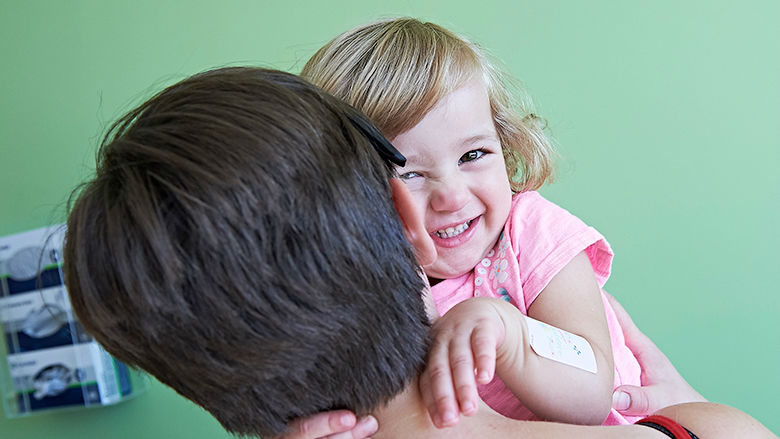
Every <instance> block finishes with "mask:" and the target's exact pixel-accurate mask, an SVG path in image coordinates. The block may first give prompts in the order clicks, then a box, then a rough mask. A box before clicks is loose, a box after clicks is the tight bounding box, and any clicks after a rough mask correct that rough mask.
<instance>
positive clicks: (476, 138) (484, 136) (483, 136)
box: [459, 131, 499, 145]
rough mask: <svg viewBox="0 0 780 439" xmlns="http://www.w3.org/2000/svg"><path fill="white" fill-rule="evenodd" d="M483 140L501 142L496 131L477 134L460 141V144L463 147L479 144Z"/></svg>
mask: <svg viewBox="0 0 780 439" xmlns="http://www.w3.org/2000/svg"><path fill="white" fill-rule="evenodd" d="M483 140H491V141H495V142H498V141H499V140H498V134H497V133H496V132H495V131H493V132H482V133H477V134H473V135H471V136H468V137H464V138H463V139H461V140H460V142H459V143H460V144H461V145H470V144H472V143H477V142H480V141H483Z"/></svg>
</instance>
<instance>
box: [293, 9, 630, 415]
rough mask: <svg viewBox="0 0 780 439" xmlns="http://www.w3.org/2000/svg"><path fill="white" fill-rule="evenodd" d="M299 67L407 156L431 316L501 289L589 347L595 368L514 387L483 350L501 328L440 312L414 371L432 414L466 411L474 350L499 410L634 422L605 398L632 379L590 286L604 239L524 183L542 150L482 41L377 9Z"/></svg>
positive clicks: (605, 255) (557, 370) (535, 174)
mask: <svg viewBox="0 0 780 439" xmlns="http://www.w3.org/2000/svg"><path fill="white" fill-rule="evenodd" d="M301 75H302V76H303V77H304V78H306V79H308V80H310V81H311V82H313V83H314V84H316V85H319V86H320V87H322V88H324V89H325V90H326V91H328V92H330V93H332V94H334V95H336V96H337V97H339V98H342V99H344V100H346V101H347V102H349V103H350V104H352V105H353V106H355V107H356V108H358V109H360V110H362V111H363V112H364V113H366V115H368V116H369V117H370V118H371V119H372V120H373V121H374V123H375V124H376V125H377V126H378V127H379V128H380V130H382V132H383V134H384V135H385V136H386V137H387V138H388V139H390V140H391V142H392V143H393V144H394V145H395V146H396V148H398V150H399V151H400V152H401V153H402V154H404V156H406V158H407V162H406V166H404V167H402V168H398V173H399V175H400V177H401V179H403V180H404V181H405V182H406V183H407V185H408V187H409V189H410V190H411V192H412V194H413V195H414V198H415V200H416V202H417V204H418V208H419V210H420V211H421V212H424V215H425V224H426V229H427V231H428V232H429V233H430V236H431V238H432V239H433V241H434V243H435V245H436V250H437V253H438V257H437V259H436V261H435V262H434V263H432V264H430V265H428V266H425V272H426V275H427V276H428V278H429V280H430V283H431V285H432V288H431V292H432V295H433V298H434V300H435V302H436V307H437V309H438V311H439V313H440V314H442V315H443V314H444V313H446V312H447V311H448V310H449V309H450V308H452V307H453V306H455V305H456V304H458V303H459V302H462V301H465V300H467V299H469V298H473V297H488V298H498V299H503V300H506V301H508V302H510V303H511V304H512V305H514V306H515V307H517V308H518V309H519V310H520V311H521V312H522V314H524V315H527V316H529V317H532V318H534V319H536V320H539V321H542V322H545V323H549V324H550V325H553V326H556V327H559V328H562V329H564V330H566V331H568V332H571V333H574V334H578V335H579V336H582V337H584V338H585V339H586V340H587V341H588V343H589V344H590V346H591V347H592V349H593V352H594V355H595V359H596V366H597V367H596V370H597V371H596V372H595V373H593V372H590V371H585V370H580V369H576V368H572V367H570V366H567V365H564V364H562V363H558V362H554V361H547V362H546V363H542V365H543V367H534V366H528V373H527V374H526V375H525V376H524V378H525V379H523V380H521V382H520V383H514V384H513V385H512V386H511V388H512V390H513V391H514V394H513V393H512V392H510V391H509V390H508V389H507V388H506V387H505V386H504V383H503V382H501V381H500V380H499V379H497V378H496V379H493V370H492V369H491V366H490V365H485V364H486V363H488V364H489V363H490V361H485V358H486V357H483V356H482V354H481V352H483V351H484V345H485V340H487V343H488V345H489V344H490V343H493V344H495V343H500V341H501V340H500V334H499V335H495V334H494V337H493V338H492V339H491V338H488V339H484V338H480V339H479V340H475V339H474V335H475V334H479V331H472V332H469V331H466V332H465V334H466V335H465V336H464V335H463V334H464V331H458V330H457V327H458V325H459V324H461V325H462V324H465V323H459V322H458V321H457V320H453V319H447V320H446V322H447V323H446V324H447V325H448V327H447V328H441V327H438V328H437V330H438V336H437V340H436V341H435V342H434V345H433V348H432V351H431V357H430V360H429V365H428V371H427V372H426V374H424V379H423V383H427V384H426V385H427V386H428V387H429V388H430V392H428V394H429V396H428V404H427V405H428V408H429V410H430V411H431V414H432V418H433V420H434V423H436V424H437V425H439V426H446V425H452V424H453V423H454V422H457V418H458V412H460V413H463V414H471V413H473V412H474V411H476V403H475V402H476V394H474V393H473V389H474V388H475V384H474V380H475V376H474V375H475V372H474V361H473V356H476V357H477V358H476V363H477V366H478V367H477V369H476V381H478V382H479V383H480V386H479V394H480V395H481V396H482V398H483V399H484V400H485V402H487V403H488V405H490V406H491V407H493V408H494V409H496V410H497V411H499V412H500V413H502V414H504V415H506V416H510V417H513V418H516V419H547V420H556V421H561V422H573V423H588V424H601V423H604V424H607V425H613V424H625V423H631V422H633V421H635V420H636V419H634V418H631V417H624V416H623V415H621V414H620V413H618V412H617V411H615V410H612V409H610V407H611V395H612V390H613V389H614V388H616V387H617V386H620V385H624V384H632V385H639V384H640V379H639V375H640V367H639V364H638V363H637V361H636V359H635V357H634V355H633V354H632V352H631V351H630V350H629V349H628V348H627V347H626V345H625V342H624V339H623V335H622V332H621V329H620V327H619V324H618V322H617V320H616V317H615V313H614V311H613V309H612V308H611V306H610V305H609V303H608V302H607V300H606V297H605V296H604V293H603V292H602V291H601V287H603V285H604V283H605V282H606V280H607V278H608V277H609V273H610V267H611V261H612V251H611V249H610V247H609V244H608V243H607V242H606V240H605V239H604V238H603V236H601V234H599V233H598V232H597V231H596V230H595V229H593V228H591V227H589V226H587V225H586V224H584V223H583V222H582V221H580V220H579V219H578V218H576V217H575V216H573V215H571V214H570V213H569V212H567V211H565V210H564V209H562V208H560V207H558V206H556V205H555V204H553V203H551V202H549V201H547V200H546V199H544V198H543V197H542V196H541V195H539V194H538V193H537V192H535V190H536V189H538V188H539V187H541V186H542V184H543V183H545V182H546V181H548V180H549V178H550V176H551V174H552V167H553V166H552V158H553V156H554V151H553V148H552V146H551V144H550V141H549V140H548V139H547V137H546V136H545V134H544V132H543V127H542V126H541V125H542V124H541V123H540V120H539V118H538V117H537V116H535V115H534V114H533V113H532V112H531V111H530V109H529V108H528V106H527V105H526V104H525V103H524V102H523V101H522V100H517V99H513V98H512V97H511V96H510V93H509V90H508V85H507V81H508V80H507V79H506V78H505V77H503V76H502V75H501V73H500V72H499V71H498V70H497V69H496V68H495V66H494V65H493V64H492V63H491V62H490V61H489V60H488V59H487V57H486V55H485V54H484V53H483V51H482V50H481V49H480V48H479V47H477V46H476V45H475V44H473V43H471V42H469V41H468V40H466V39H465V38H462V37H460V36H457V35H455V34H453V33H451V32H449V31H447V30H446V29H443V28H441V27H439V26H437V25H434V24H431V23H422V22H420V21H417V20H414V19H394V20H385V21H380V22H376V23H372V24H368V25H365V26H361V27H358V28H356V29H353V30H351V31H348V32H346V33H344V34H342V35H340V36H338V37H336V38H335V39H334V40H332V41H331V42H329V43H328V44H327V45H325V46H324V47H323V48H322V49H320V50H319V51H318V52H317V53H316V54H315V55H314V56H313V57H312V58H311V59H310V60H309V61H308V62H307V64H306V66H305V67H304V69H303V71H302V72H301ZM471 323H474V325H475V328H476V327H478V326H479V324H481V322H471ZM453 328H455V329H453ZM453 334H456V335H453ZM494 347H495V346H494ZM472 349H473V352H472ZM493 351H494V352H495V349H493ZM529 357H530V356H529ZM443 362H444V363H447V364H446V367H445V366H443V365H442V363H443ZM450 368H451V370H450ZM455 399H457V404H456V402H455ZM627 418H628V419H627Z"/></svg>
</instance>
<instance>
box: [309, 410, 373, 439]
mask: <svg viewBox="0 0 780 439" xmlns="http://www.w3.org/2000/svg"><path fill="white" fill-rule="evenodd" d="M378 429H379V424H378V423H377V420H376V418H374V417H373V416H371V415H369V416H366V417H365V418H361V419H359V420H358V421H357V424H356V425H355V427H354V428H353V429H352V430H349V431H345V432H343V433H336V434H332V435H330V436H327V437H326V438H323V439H370V438H371V435H372V434H374V433H376V432H377V430H378Z"/></svg>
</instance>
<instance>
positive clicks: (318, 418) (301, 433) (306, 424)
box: [278, 410, 379, 439]
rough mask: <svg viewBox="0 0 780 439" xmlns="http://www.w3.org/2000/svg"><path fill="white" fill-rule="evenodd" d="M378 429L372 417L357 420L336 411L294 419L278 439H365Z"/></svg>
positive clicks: (346, 412) (343, 411)
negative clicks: (287, 430) (286, 431)
mask: <svg viewBox="0 0 780 439" xmlns="http://www.w3.org/2000/svg"><path fill="white" fill-rule="evenodd" d="M378 428H379V426H378V425H377V422H376V419H374V417H373V416H366V417H365V418H361V419H357V418H356V417H355V415H354V414H353V413H352V412H350V411H347V410H337V411H332V412H324V413H317V414H316V415H312V416H309V417H308V418H301V419H296V420H295V421H293V422H292V423H290V431H289V432H288V433H287V434H286V435H284V436H282V437H280V438H278V439H367V438H369V437H370V436H371V435H372V434H374V433H376V431H377V429H378Z"/></svg>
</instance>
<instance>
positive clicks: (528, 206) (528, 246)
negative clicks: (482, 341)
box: [431, 192, 641, 425]
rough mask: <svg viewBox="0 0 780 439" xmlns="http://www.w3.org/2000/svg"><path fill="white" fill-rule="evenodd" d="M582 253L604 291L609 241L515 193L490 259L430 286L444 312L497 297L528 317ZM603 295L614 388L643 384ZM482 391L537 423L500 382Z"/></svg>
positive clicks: (612, 420)
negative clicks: (466, 302)
mask: <svg viewBox="0 0 780 439" xmlns="http://www.w3.org/2000/svg"><path fill="white" fill-rule="evenodd" d="M582 251H585V253H586V254H587V255H588V258H590V263H591V265H592V266H593V271H594V272H595V274H596V280H597V281H598V284H599V287H603V286H604V283H606V281H607V279H608V278H609V274H610V269H611V266H612V256H613V253H612V249H611V248H610V247H609V244H608V243H607V241H606V240H605V239H604V237H603V236H601V234H600V233H599V232H597V231H596V229H594V228H593V227H589V226H588V225H586V224H585V223H583V222H582V221H581V220H580V219H579V218H577V217H575V216H574V215H572V214H570V213H569V212H568V211H566V210H564V209H562V208H561V207H558V206H557V205H555V204H553V203H551V202H549V201H547V200H546V199H544V198H543V197H542V196H541V195H539V193H537V192H523V193H520V194H516V195H514V197H513V198H512V209H511V211H510V214H509V219H508V220H507V222H506V225H505V226H504V231H503V232H502V233H501V236H500V238H499V239H498V242H497V243H496V246H495V247H494V248H493V249H492V250H491V251H490V252H488V254H487V256H486V257H485V258H484V259H483V260H482V261H481V262H480V263H479V264H478V265H477V266H476V267H474V270H473V271H471V272H469V273H467V274H464V275H463V276H460V277H457V278H454V279H445V280H443V281H441V282H439V283H438V284H436V285H434V286H433V287H432V288H431V291H432V294H433V299H434V301H435V302H436V308H437V309H438V311H439V313H440V314H444V313H445V312H447V311H448V310H449V309H450V308H452V307H453V306H455V305H456V304H458V303H459V302H462V301H464V300H466V299H468V298H471V297H480V296H481V297H498V298H503V299H504V300H507V301H509V302H510V303H512V304H513V305H515V306H516V307H517V308H518V309H520V311H521V312H522V313H523V314H526V315H527V314H528V307H529V306H530V305H531V303H532V302H533V301H534V299H536V297H537V296H538V295H539V293H541V292H542V290H543V289H544V287H545V286H547V284H548V283H549V282H550V280H551V279H552V278H553V276H555V275H556V274H557V273H558V272H559V271H560V270H561V269H563V267H564V266H565V265H566V264H568V263H569V261H571V260H572V258H574V256H576V255H577V254H579V253H580V252H582ZM601 296H602V297H601V298H602V302H603V303H604V310H605V311H606V315H607V325H608V326H609V335H610V338H611V341H612V354H613V356H614V365H615V383H614V387H617V386H620V385H623V384H632V385H639V384H640V380H639V375H640V372H641V369H640V367H639V363H638V362H637V360H636V358H635V357H634V354H633V353H632V352H631V351H630V350H629V349H628V347H626V345H625V340H624V338H623V331H622V330H621V328H620V325H619V324H618V321H617V318H616V316H615V312H614V310H613V309H612V307H611V306H610V305H609V303H608V302H607V299H606V296H604V294H603V291H602V295H601ZM479 393H480V395H481V396H482V398H483V399H484V400H485V402H486V403H487V404H488V405H489V406H491V407H492V408H493V409H494V410H496V411H497V412H499V413H501V414H503V415H505V416H508V417H511V418H514V419H537V418H535V416H534V415H533V413H531V411H530V410H528V409H527V408H525V407H524V406H523V405H522V404H520V402H519V401H518V400H517V398H515V396H514V395H513V394H512V393H511V392H510V391H509V390H508V389H507V388H506V387H505V386H504V383H503V382H502V381H501V380H500V379H498V378H496V379H494V380H493V382H491V383H489V384H487V385H484V386H480V389H479ZM640 418H641V417H632V416H623V415H621V414H620V413H618V412H617V411H615V410H614V409H613V410H612V411H611V412H610V414H609V416H608V417H607V419H606V421H604V425H619V424H633V423H634V422H635V421H638V420H639V419H640Z"/></svg>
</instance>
